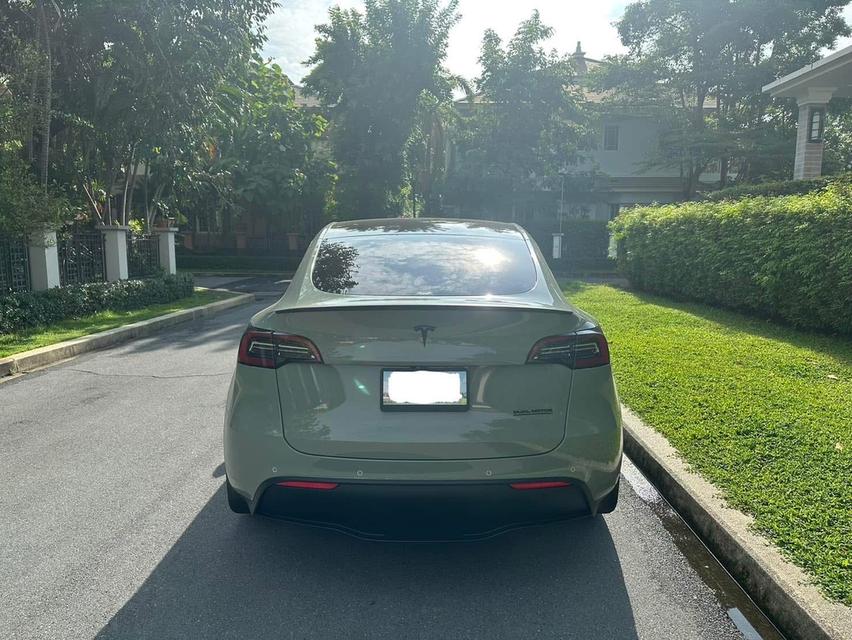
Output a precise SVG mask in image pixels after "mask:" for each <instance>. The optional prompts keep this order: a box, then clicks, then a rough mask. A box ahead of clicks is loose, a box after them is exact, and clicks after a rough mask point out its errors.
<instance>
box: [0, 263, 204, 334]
mask: <svg viewBox="0 0 852 640" xmlns="http://www.w3.org/2000/svg"><path fill="white" fill-rule="evenodd" d="M193 292H194V286H193V281H192V276H190V275H177V276H164V277H159V278H152V279H150V280H120V281H118V282H94V283H90V284H82V285H70V286H67V287H57V288H56V289H48V290H47V291H26V292H18V293H11V294H9V295H6V296H3V297H0V334H3V333H14V332H16V331H20V330H21V329H27V328H32V327H38V326H44V325H49V324H53V323H55V322H59V321H61V320H66V319H69V318H81V317H83V316H88V315H91V314H93V313H97V312H99V311H106V310H111V311H131V310H134V309H142V308H144V307H147V306H150V305H154V304H161V303H165V302H173V301H174V300H178V299H180V298H186V297H188V296H191V295H192V294H193Z"/></svg>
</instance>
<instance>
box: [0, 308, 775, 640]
mask: <svg viewBox="0 0 852 640" xmlns="http://www.w3.org/2000/svg"><path fill="white" fill-rule="evenodd" d="M261 306H263V305H262V304H257V305H254V306H251V307H248V306H247V307H241V308H238V309H236V310H234V311H232V312H230V313H228V314H226V315H223V316H219V317H217V318H213V319H209V320H206V321H202V322H198V323H194V324H190V325H182V326H181V327H177V328H174V329H172V330H171V331H168V332H164V333H162V334H159V335H156V336H152V337H149V338H145V339H141V340H137V341H135V342H131V343H128V344H126V345H123V346H121V347H118V348H114V349H111V350H108V351H103V352H99V353H95V354H89V355H87V356H83V357H79V358H77V359H75V360H72V361H69V362H67V363H64V364H61V365H57V366H54V367H51V368H49V369H45V370H43V371H40V372H36V373H32V374H28V375H25V376H22V377H20V378H18V379H15V380H12V381H7V382H4V383H2V384H0V486H2V491H0V637H2V638H4V639H11V638H61V639H63V640H64V639H72V638H92V637H97V638H133V639H136V638H155V639H157V640H163V639H165V638H205V639H212V638H279V639H291V638H292V639H296V638H335V639H337V638H390V639H395V640H397V639H401V638H441V639H450V638H487V639H496V638H577V639H582V640H589V639H595V638H602V639H603V638H606V639H608V640H611V639H627V640H629V639H632V638H653V639H655V640H661V639H665V638H672V639H677V640H684V639H690V638H707V639H713V640H719V639H726V638H743V637H745V638H747V639H748V640H752V639H754V638H761V637H762V638H764V639H765V640H769V639H770V638H777V637H778V636H776V635H774V634H773V632H772V629H771V627H770V626H769V625H768V624H767V622H766V620H765V619H763V618H762V617H761V615H760V613H759V612H757V611H756V610H755V609H754V607H753V605H751V603H750V601H748V600H747V599H746V598H745V597H744V596H743V594H742V593H741V592H740V591H739V590H738V588H737V587H736V585H735V584H734V583H733V582H732V581H731V580H730V578H728V577H727V575H726V574H724V572H723V571H721V570H720V569H719V567H718V565H716V564H715V561H714V560H713V559H712V557H711V556H709V554H707V553H706V551H705V550H703V548H702V547H701V546H700V545H699V544H698V543H697V542H696V541H695V539H694V538H693V537H692V536H691V533H690V532H689V531H688V530H686V529H685V528H684V527H683V525H682V523H680V521H679V519H678V518H677V516H676V515H674V514H673V513H672V512H671V511H670V510H669V509H668V507H667V505H665V503H664V502H662V501H661V500H660V498H659V496H658V495H657V494H656V492H655V491H654V489H653V487H651V486H650V485H648V484H647V482H646V481H645V480H644V478H642V476H641V475H640V474H639V473H638V472H637V471H636V470H635V468H633V467H632V465H630V464H629V463H628V464H627V466H626V468H625V478H626V480H627V482H622V493H621V502H620V504H619V506H618V509H617V510H616V511H615V512H614V513H612V514H610V515H607V516H605V517H602V518H597V519H585V520H578V521H575V522H572V523H568V524H564V525H555V526H549V527H541V528H533V529H527V530H523V531H517V532H512V533H509V534H506V535H503V536H501V537H498V538H495V539H492V540H490V541H485V542H479V543H457V544H388V543H385V544H382V543H370V542H363V541H359V540H355V539H352V538H349V537H346V536H344V535H342V534H338V533H334V532H329V531H323V530H315V529H310V528H303V527H298V526H295V525H289V524H285V523H281V522H277V521H271V520H267V519H263V518H250V517H245V516H237V515H235V514H232V513H231V512H230V511H229V510H228V508H227V506H226V502H225V495H224V489H223V481H224V477H223V474H224V470H223V465H222V444H221V431H222V415H223V407H224V402H225V393H226V389H227V386H228V382H229V378H230V375H231V370H232V367H233V365H234V360H235V353H236V346H237V341H238V338H239V335H240V332H241V330H242V328H243V327H244V325H245V322H246V320H247V319H248V317H249V316H250V314H251V313H253V312H254V310H257V309H259V308H261ZM749 621H750V622H749ZM737 625H739V626H737ZM753 627H754V628H757V629H759V630H760V634H758V633H757V632H756V631H754V628H753Z"/></svg>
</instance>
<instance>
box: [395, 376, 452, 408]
mask: <svg viewBox="0 0 852 640" xmlns="http://www.w3.org/2000/svg"><path fill="white" fill-rule="evenodd" d="M382 408H383V409H392V410H393V409H402V410H406V409H409V410H441V409H443V410H450V411H459V410H464V409H467V371H434V370H426V369H420V370H417V371H410V370H406V371H402V370H393V369H384V370H382Z"/></svg>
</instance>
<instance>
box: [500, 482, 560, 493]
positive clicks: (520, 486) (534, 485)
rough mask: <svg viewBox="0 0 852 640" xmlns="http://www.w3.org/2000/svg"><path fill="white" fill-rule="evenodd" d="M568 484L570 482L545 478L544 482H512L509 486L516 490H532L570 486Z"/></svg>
mask: <svg viewBox="0 0 852 640" xmlns="http://www.w3.org/2000/svg"><path fill="white" fill-rule="evenodd" d="M570 484H571V483H570V482H563V481H561V480H547V481H544V482H512V483H510V484H509V486H510V487H512V488H513V489H517V490H518V491H534V490H536V489H558V488H560V487H567V486H570Z"/></svg>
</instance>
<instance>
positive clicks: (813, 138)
mask: <svg viewBox="0 0 852 640" xmlns="http://www.w3.org/2000/svg"><path fill="white" fill-rule="evenodd" d="M824 130H825V109H811V113H810V116H809V117H808V142H822V134H823V131H824Z"/></svg>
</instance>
